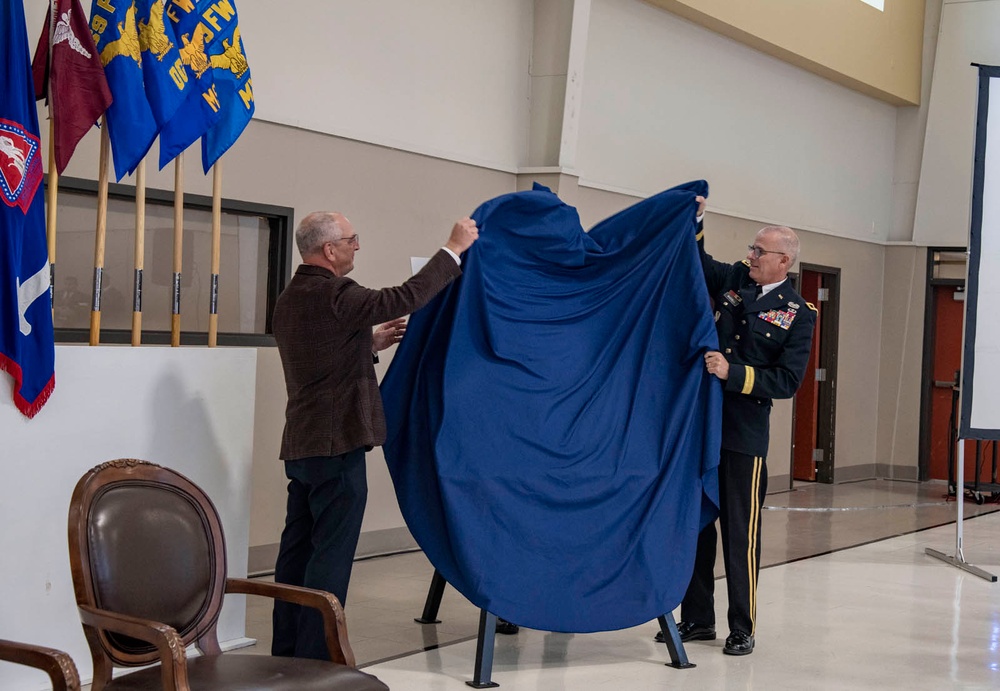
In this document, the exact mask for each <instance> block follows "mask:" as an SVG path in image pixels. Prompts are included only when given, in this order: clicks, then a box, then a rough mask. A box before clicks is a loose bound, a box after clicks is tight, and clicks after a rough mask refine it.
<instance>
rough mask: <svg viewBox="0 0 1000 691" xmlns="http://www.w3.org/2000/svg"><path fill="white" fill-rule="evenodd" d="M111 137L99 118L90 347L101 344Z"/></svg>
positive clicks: (106, 120) (105, 117) (105, 116)
mask: <svg viewBox="0 0 1000 691" xmlns="http://www.w3.org/2000/svg"><path fill="white" fill-rule="evenodd" d="M110 150H111V137H110V135H109V134H108V116H107V115H102V116H101V158H100V162H99V163H98V165H99V166H100V171H99V173H98V179H97V234H96V237H95V238H94V293H93V298H92V301H91V308H90V345H92V346H93V345H98V344H99V343H100V342H101V279H102V274H103V272H104V239H105V235H106V233H107V226H108V159H109V158H110Z"/></svg>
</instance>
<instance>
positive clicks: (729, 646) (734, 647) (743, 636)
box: [722, 631, 753, 655]
mask: <svg viewBox="0 0 1000 691" xmlns="http://www.w3.org/2000/svg"><path fill="white" fill-rule="evenodd" d="M722 652H724V653H725V654H726V655H749V654H750V653H752V652H753V636H751V635H750V634H748V633H743V632H742V631H733V632H732V633H730V634H729V638H727V639H726V647H725V648H723V649H722Z"/></svg>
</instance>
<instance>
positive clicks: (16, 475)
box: [0, 346, 257, 689]
mask: <svg viewBox="0 0 1000 691" xmlns="http://www.w3.org/2000/svg"><path fill="white" fill-rule="evenodd" d="M256 359H257V353H256V351H255V350H253V349H249V348H213V349H208V348H193V347H192V348H157V347H153V346H144V347H142V348H131V347H116V346H95V347H89V346H59V347H57V348H56V388H55V392H54V393H53V394H52V398H51V399H50V400H49V402H48V403H47V404H46V405H45V407H43V408H42V410H41V411H40V412H39V413H38V415H36V416H35V418H34V419H33V420H28V419H26V418H24V417H23V416H22V415H21V414H20V413H19V412H18V411H17V409H16V408H15V407H14V405H13V403H12V402H11V400H10V380H9V377H7V375H5V374H4V375H2V377H0V379H2V386H0V390H2V391H3V396H2V397H0V438H2V439H3V456H2V459H0V472H2V474H3V480H2V483H0V525H3V530H2V531H0V554H3V564H4V568H3V569H0V593H3V597H0V638H8V639H14V640H20V641H24V642H28V643H35V644H37V645H45V646H49V647H52V648H58V649H60V650H64V651H66V652H67V653H69V654H70V655H71V656H72V658H73V660H74V662H76V664H77V667H78V668H79V670H80V675H81V677H82V678H83V679H84V682H85V683H86V682H87V681H89V680H90V678H91V677H92V675H93V668H92V665H91V657H90V650H89V648H88V647H87V642H86V639H85V638H84V635H83V628H82V627H81V625H80V618H79V615H78V614H77V610H76V597H75V595H74V593H73V580H72V577H71V574H70V566H69V549H68V546H67V540H66V531H67V523H66V521H67V516H68V512H69V502H70V497H71V495H72V493H73V488H74V487H75V486H76V482H77V480H79V479H80V477H81V476H82V475H83V474H84V473H85V472H87V471H88V470H89V469H90V468H92V467H94V466H96V465H98V464H100V463H103V462H104V461H108V460H112V459H115V458H141V459H143V460H147V461H151V462H153V463H158V464H160V465H163V466H167V467H170V468H174V469H176V470H178V471H179V472H181V473H183V474H184V475H186V476H187V477H189V478H190V479H191V480H193V481H194V482H195V483H196V484H197V485H199V486H200V487H201V488H202V489H204V490H205V491H206V493H207V494H208V495H209V496H210V497H211V499H212V501H213V503H214V504H215V507H216V509H218V511H219V514H220V516H221V517H222V523H223V527H224V530H225V534H226V554H227V558H228V564H229V575H231V576H245V575H246V564H247V549H248V544H247V543H248V535H249V521H250V479H251V475H250V472H251V461H252V456H253V415H254V383H255V378H256ZM245 625H246V602H245V597H244V596H232V595H231V596H227V597H226V600H225V606H224V608H223V611H222V616H221V617H220V619H219V639H220V641H228V642H230V644H231V645H232V644H234V643H236V642H238V641H240V640H242V639H243V638H244V633H245ZM223 645H225V643H223ZM39 680H41V681H39ZM46 680H47V679H46V677H44V675H42V676H38V674H37V672H35V671H33V670H30V669H28V668H26V667H21V666H16V665H7V664H4V665H0V688H2V689H40V688H46V686H44V685H43V684H44V682H45V681H46Z"/></svg>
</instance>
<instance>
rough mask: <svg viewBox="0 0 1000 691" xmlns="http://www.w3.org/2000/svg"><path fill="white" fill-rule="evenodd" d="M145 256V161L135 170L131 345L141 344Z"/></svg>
mask: <svg viewBox="0 0 1000 691" xmlns="http://www.w3.org/2000/svg"><path fill="white" fill-rule="evenodd" d="M145 254H146V159H143V160H141V161H139V167H138V168H136V170H135V273H134V279H133V281H132V345H133V346H137V345H139V344H140V343H142V269H143V263H144V259H145Z"/></svg>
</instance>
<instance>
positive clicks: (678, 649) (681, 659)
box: [656, 612, 696, 669]
mask: <svg viewBox="0 0 1000 691" xmlns="http://www.w3.org/2000/svg"><path fill="white" fill-rule="evenodd" d="M656 621H658V622H660V631H662V632H663V642H664V643H666V644H667V652H668V653H670V662H668V663H666V665H667V667H673V668H674V669H689V668H691V667H695V666H696V665H695V664H694V663H693V662H688V656H687V653H686V652H684V643H683V642H681V634H680V633H679V632H678V631H677V623H676V622H675V621H674V614H673V612H667V613H666V614H664V615H663V616H662V617H657V618H656Z"/></svg>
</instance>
